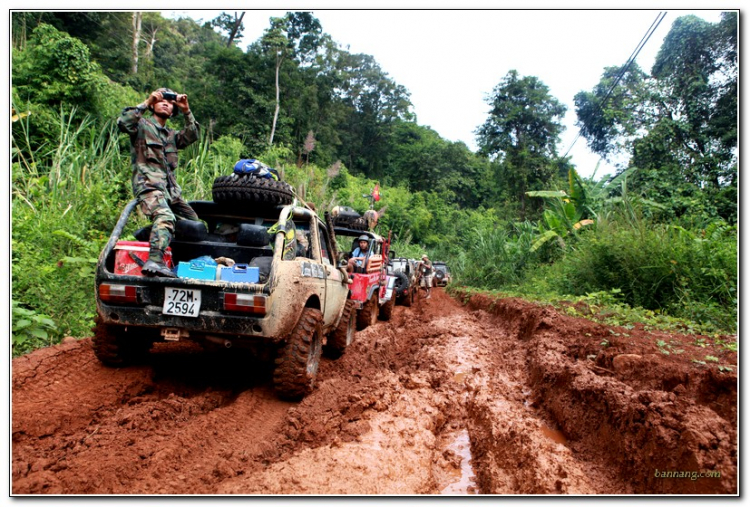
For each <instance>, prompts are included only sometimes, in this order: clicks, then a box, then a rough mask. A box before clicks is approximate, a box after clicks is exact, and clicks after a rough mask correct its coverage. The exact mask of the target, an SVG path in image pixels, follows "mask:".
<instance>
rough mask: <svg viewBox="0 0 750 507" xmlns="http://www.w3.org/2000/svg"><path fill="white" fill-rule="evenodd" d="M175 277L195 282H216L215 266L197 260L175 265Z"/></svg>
mask: <svg viewBox="0 0 750 507" xmlns="http://www.w3.org/2000/svg"><path fill="white" fill-rule="evenodd" d="M177 276H178V277H180V278H195V279H197V280H216V264H209V263H207V262H204V261H198V260H193V261H190V262H180V263H179V264H178V265H177Z"/></svg>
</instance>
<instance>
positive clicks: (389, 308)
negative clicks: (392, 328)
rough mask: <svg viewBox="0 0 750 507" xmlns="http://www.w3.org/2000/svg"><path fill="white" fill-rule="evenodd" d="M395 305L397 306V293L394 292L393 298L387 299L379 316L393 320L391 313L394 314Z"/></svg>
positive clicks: (382, 318) (381, 318) (386, 319)
mask: <svg viewBox="0 0 750 507" xmlns="http://www.w3.org/2000/svg"><path fill="white" fill-rule="evenodd" d="M394 306H396V294H392V295H391V299H389V300H388V301H386V302H385V304H384V305H383V306H381V307H380V312H379V313H378V318H379V319H380V320H385V321H389V320H391V315H393V307H394Z"/></svg>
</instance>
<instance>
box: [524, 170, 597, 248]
mask: <svg viewBox="0 0 750 507" xmlns="http://www.w3.org/2000/svg"><path fill="white" fill-rule="evenodd" d="M526 195H528V196H529V197H541V198H543V199H546V200H547V204H548V207H547V209H545V210H544V213H543V214H542V218H543V220H544V225H543V224H541V223H540V224H539V231H540V235H539V237H538V238H537V239H536V240H535V241H534V243H533V244H532V245H531V251H532V252H535V251H536V250H538V249H539V248H541V247H542V245H544V244H545V243H547V242H548V241H550V240H552V239H556V240H557V242H558V244H559V245H560V248H565V239H564V238H565V237H566V236H567V235H568V234H570V233H574V232H575V231H577V230H578V229H580V228H581V227H584V226H589V225H593V224H594V220H593V219H591V218H583V217H584V216H586V217H589V216H590V217H593V218H594V219H595V218H596V213H595V212H594V210H593V209H591V207H590V206H589V203H588V201H587V196H586V189H585V187H584V184H583V182H582V181H581V178H580V177H579V176H578V174H577V173H576V171H575V169H570V170H569V171H568V190H567V191H565V190H536V191H530V192H526ZM545 225H546V227H545Z"/></svg>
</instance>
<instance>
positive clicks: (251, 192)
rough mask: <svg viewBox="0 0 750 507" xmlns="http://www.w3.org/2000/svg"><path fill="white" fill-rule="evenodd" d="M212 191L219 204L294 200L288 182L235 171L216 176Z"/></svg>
mask: <svg viewBox="0 0 750 507" xmlns="http://www.w3.org/2000/svg"><path fill="white" fill-rule="evenodd" d="M211 193H212V195H213V199H214V202H216V203H218V204H247V203H251V202H256V203H258V202H259V203H265V204H290V203H291V202H292V201H293V200H294V193H293V192H292V187H291V185H289V184H288V183H285V182H283V181H276V180H273V179H268V178H256V177H254V176H238V175H237V174H235V173H232V174H230V175H228V176H219V177H218V178H216V179H215V180H214V184H213V188H212V189H211Z"/></svg>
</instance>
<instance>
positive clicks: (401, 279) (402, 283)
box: [393, 271, 409, 296]
mask: <svg viewBox="0 0 750 507" xmlns="http://www.w3.org/2000/svg"><path fill="white" fill-rule="evenodd" d="M393 276H395V277H396V279H395V280H394V281H393V292H394V293H395V294H399V295H401V296H405V295H406V290H407V289H408V288H409V277H408V276H406V273H404V272H403V271H396V272H395V273H394V274H393Z"/></svg>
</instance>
